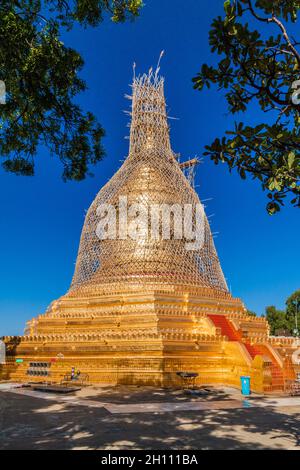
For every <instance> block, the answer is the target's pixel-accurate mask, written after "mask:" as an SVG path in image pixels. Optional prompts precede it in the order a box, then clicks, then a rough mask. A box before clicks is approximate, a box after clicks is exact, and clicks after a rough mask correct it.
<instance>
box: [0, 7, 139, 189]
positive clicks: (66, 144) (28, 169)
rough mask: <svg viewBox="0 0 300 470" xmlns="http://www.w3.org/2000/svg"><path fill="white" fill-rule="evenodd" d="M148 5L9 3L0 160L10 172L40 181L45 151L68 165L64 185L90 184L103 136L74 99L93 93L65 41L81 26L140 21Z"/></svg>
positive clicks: (0, 62) (1, 17) (1, 46)
mask: <svg viewBox="0 0 300 470" xmlns="http://www.w3.org/2000/svg"><path fill="white" fill-rule="evenodd" d="M141 6H142V2H141V0H2V1H1V4H0V80H2V81H3V82H4V83H5V87H6V103H5V104H2V105H0V155H1V157H2V166H3V167H4V169H5V170H7V171H10V172H14V173H16V174H18V175H33V174H34V157H36V155H37V151H38V147H39V145H40V144H43V145H46V146H47V147H48V148H49V149H50V151H51V153H52V154H54V155H56V156H58V158H59V159H60V161H61V162H62V164H63V178H64V180H81V179H83V178H85V176H86V175H87V173H88V171H89V167H90V166H91V165H93V164H95V163H97V162H98V161H100V160H101V159H102V157H103V154H104V151H103V148H102V138H103V136H104V130H103V128H102V127H101V125H100V124H99V123H98V122H97V120H96V118H95V116H94V115H93V114H92V113H90V112H84V111H83V110H82V109H81V108H80V106H78V104H76V103H75V101H74V99H75V97H76V95H78V93H80V92H83V91H84V90H85V89H86V84H85V82H84V81H83V80H82V79H81V78H80V76H79V73H80V70H81V69H82V67H83V65H84V62H83V59H82V57H81V56H80V54H79V53H78V52H77V51H76V50H74V49H72V48H70V47H67V46H66V45H65V44H64V43H63V42H62V41H61V39H60V36H61V30H62V28H64V29H66V30H69V29H70V28H72V26H73V25H74V23H75V22H77V23H79V24H81V25H83V26H84V27H86V26H88V25H90V26H97V25H99V24H100V23H101V21H102V20H103V19H104V17H105V16H110V17H111V19H112V20H113V21H114V22H122V21H125V20H127V19H133V18H134V17H135V16H137V15H138V13H139V10H140V8H141Z"/></svg>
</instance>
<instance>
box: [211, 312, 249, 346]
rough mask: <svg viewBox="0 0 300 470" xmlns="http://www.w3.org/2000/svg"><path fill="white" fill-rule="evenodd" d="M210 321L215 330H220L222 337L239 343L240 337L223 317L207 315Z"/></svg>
mask: <svg viewBox="0 0 300 470" xmlns="http://www.w3.org/2000/svg"><path fill="white" fill-rule="evenodd" d="M208 317H209V318H210V319H211V321H212V322H213V323H214V325H215V326H216V327H217V328H220V329H221V333H222V335H223V336H227V338H228V339H229V341H241V335H240V334H239V332H238V331H237V330H236V329H235V328H234V327H233V326H232V324H231V322H230V321H229V320H228V319H227V318H226V317H225V315H208Z"/></svg>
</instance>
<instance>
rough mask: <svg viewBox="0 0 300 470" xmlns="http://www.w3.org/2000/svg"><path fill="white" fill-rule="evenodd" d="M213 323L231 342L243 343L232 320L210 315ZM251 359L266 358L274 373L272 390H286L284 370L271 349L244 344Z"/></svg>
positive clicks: (223, 316) (222, 316)
mask: <svg viewBox="0 0 300 470" xmlns="http://www.w3.org/2000/svg"><path fill="white" fill-rule="evenodd" d="M208 317H209V318H210V319H211V321H212V322H213V323H214V325H215V326H216V327H217V328H220V329H221V333H222V335H223V336H227V338H228V340H229V341H242V334H241V333H240V332H239V331H238V330H236V329H235V328H234V327H233V325H232V323H231V322H230V320H228V319H227V318H226V317H225V315H208ZM243 344H244V346H245V347H246V349H247V351H248V353H249V354H250V356H251V358H252V359H254V358H255V356H266V357H267V358H269V359H270V362H271V373H272V390H274V391H275V390H283V389H284V377H283V372H282V369H281V368H280V367H279V366H278V363H277V361H276V358H275V357H274V356H273V355H272V354H271V352H270V351H269V349H268V348H267V347H266V346H263V345H259V346H258V345H255V346H254V345H252V344H250V343H245V342H243Z"/></svg>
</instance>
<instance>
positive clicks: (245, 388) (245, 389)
mask: <svg viewBox="0 0 300 470" xmlns="http://www.w3.org/2000/svg"><path fill="white" fill-rule="evenodd" d="M241 386H242V395H250V394H251V389H250V377H249V376H248V375H242V376H241Z"/></svg>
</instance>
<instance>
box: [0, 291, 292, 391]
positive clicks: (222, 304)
mask: <svg viewBox="0 0 300 470" xmlns="http://www.w3.org/2000/svg"><path fill="white" fill-rule="evenodd" d="M85 294H86V296H79V295H78V293H77V294H76V292H75V293H73V294H71V295H70V294H68V295H66V296H64V297H62V298H61V299H59V300H58V301H55V302H54V303H53V304H52V306H51V309H50V310H49V312H47V313H46V314H44V315H41V316H39V317H38V318H37V319H34V320H32V321H31V322H29V324H28V328H27V334H26V335H25V336H23V337H19V338H8V337H7V338H5V341H6V343H7V350H8V361H7V364H6V366H5V367H4V368H3V369H2V378H3V379H11V380H17V381H28V380H30V381H41V380H43V377H40V376H30V377H28V372H27V371H28V369H29V366H30V363H32V362H34V363H39V362H40V363H43V362H49V363H51V367H50V380H51V381H54V382H60V381H61V380H62V379H63V377H64V375H65V374H66V373H69V372H70V371H71V368H72V367H74V368H75V369H76V370H78V369H79V370H80V371H81V372H82V373H84V374H88V376H89V381H90V382H92V383H102V384H103V383H107V384H144V385H159V386H179V385H181V379H180V377H178V375H177V372H179V371H190V372H196V373H198V374H199V376H198V378H197V382H196V383H197V384H215V383H219V384H226V385H233V386H237V387H238V386H239V383H240V376H241V375H250V376H251V379H252V389H253V390H254V391H257V392H263V391H269V390H271V389H272V382H273V385H274V380H275V378H274V374H275V372H274V367H275V366H274V364H273V363H274V361H275V362H277V366H278V367H277V377H276V380H277V388H281V387H279V385H280V386H281V385H282V384H281V383H280V384H279V383H278V381H280V380H279V378H280V379H281V375H280V374H281V372H278V370H281V371H283V372H284V369H285V366H284V359H283V358H282V357H281V356H280V353H279V352H278V351H277V350H276V348H274V347H273V346H272V345H271V342H270V339H269V336H268V324H267V323H266V321H265V319H263V318H255V317H251V316H249V315H248V314H247V313H246V311H245V308H244V306H243V304H242V302H241V301H240V300H239V299H234V298H232V297H231V296H230V295H229V294H228V293H219V292H216V291H214V290H213V289H209V288H201V289H200V288H199V289H195V288H193V289H192V288H186V287H185V288H182V289H179V288H178V287H177V288H176V289H175V288H174V287H171V286H169V287H168V286H166V287H165V288H164V289H161V288H160V289H159V290H158V289H154V288H153V289H148V290H147V291H146V290H143V289H142V288H140V289H139V288H137V287H135V288H133V289H131V290H130V289H129V292H127V293H125V292H115V293H113V294H112V293H109V292H101V293H94V295H91V293H90V292H86V293H85ZM220 318H221V320H222V319H223V318H224V319H225V320H224V321H225V324H223V323H224V322H223V323H222V322H221V323H220ZM217 320H218V321H217ZM226 328H227V329H226ZM235 334H236V335H237V336H234V335H235ZM251 343H252V344H253V343H255V344H256V345H260V347H264V348H265V349H264V350H261V351H262V352H260V351H258V350H256V352H257V351H258V354H253V351H252V350H254V349H253V348H254V346H250V344H251ZM284 346H285V352H286V351H288V350H289V346H290V347H291V345H289V344H285V345H284ZM251 348H252V349H251ZM251 354H252V355H251ZM268 357H269V360H268ZM17 358H19V359H23V362H21V363H16V359H17ZM283 372H282V377H283ZM286 372H287V371H286ZM293 373H294V372H293V371H292V374H293ZM278 374H279V376H280V377H279V378H278ZM289 374H291V371H289ZM275 375H276V374H275ZM44 380H45V378H44ZM48 380H49V378H48ZM273 388H274V387H273Z"/></svg>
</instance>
